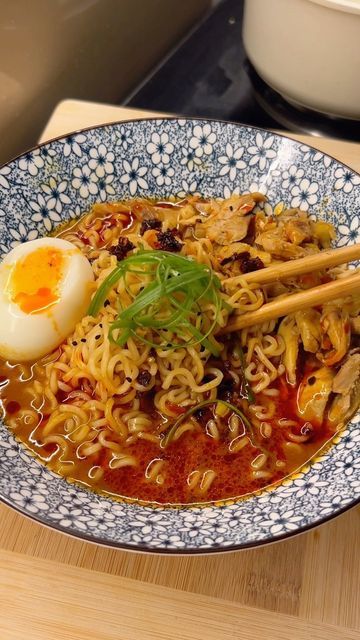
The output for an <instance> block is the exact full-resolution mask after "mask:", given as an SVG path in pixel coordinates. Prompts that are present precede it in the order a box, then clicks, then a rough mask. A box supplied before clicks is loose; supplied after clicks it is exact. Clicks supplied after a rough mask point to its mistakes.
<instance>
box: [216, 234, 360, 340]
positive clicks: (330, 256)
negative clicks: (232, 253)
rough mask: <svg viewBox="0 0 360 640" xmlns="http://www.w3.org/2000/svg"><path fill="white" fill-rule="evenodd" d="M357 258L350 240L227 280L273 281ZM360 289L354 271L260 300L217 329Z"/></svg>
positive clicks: (359, 249)
mask: <svg viewBox="0 0 360 640" xmlns="http://www.w3.org/2000/svg"><path fill="white" fill-rule="evenodd" d="M359 258H360V244H353V245H350V246H349V247H341V248H340V249H329V250H327V251H321V252H320V253H316V254H313V255H310V256H306V257H305V258H300V259H299V260H291V261H288V262H282V263H281V264H277V265H273V266H272V267H267V268H266V269H260V270H259V271H253V272H251V273H246V274H244V275H242V276H235V277H233V278H229V279H228V280H227V282H232V283H233V284H235V283H236V282H239V280H240V278H244V279H245V280H246V282H247V283H248V284H250V283H251V282H256V284H258V285H263V284H268V283H270V282H276V281H279V280H282V279H284V278H290V277H292V276H300V275H303V274H305V273H311V272H312V271H315V270H317V269H324V268H329V267H335V266H337V265H340V264H346V263H347V262H351V261H352V260H357V259H359ZM355 292H357V293H360V273H358V272H355V273H354V274H352V275H349V276H346V277H344V278H340V279H338V280H334V281H332V282H328V283H326V284H322V285H319V286H318V287H313V288H312V289H307V290H306V291H301V292H300V293H294V294H291V295H289V296H287V297H285V298H281V299H280V300H273V301H272V302H268V303H267V304H264V305H263V306H262V307H261V308H260V309H257V310H256V311H249V312H248V313H244V315H240V316H234V317H233V318H230V320H229V322H228V324H227V325H226V327H224V328H223V329H221V330H220V331H219V334H224V333H229V332H231V331H237V330H239V329H244V328H245V327H250V326H252V325H254V324H260V323H262V322H267V321H268V320H273V319H275V318H281V317H282V316H285V315H289V314H290V313H295V311H300V310H301V309H307V308H309V307H313V306H317V305H319V304H323V303H324V302H329V301H330V300H335V299H336V298H343V297H345V296H348V295H350V294H352V293H355Z"/></svg>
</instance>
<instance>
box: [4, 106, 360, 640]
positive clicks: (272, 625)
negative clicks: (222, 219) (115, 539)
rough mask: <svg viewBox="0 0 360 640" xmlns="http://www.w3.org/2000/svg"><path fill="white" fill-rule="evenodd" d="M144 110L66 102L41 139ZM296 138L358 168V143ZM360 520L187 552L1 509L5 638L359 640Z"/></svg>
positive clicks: (353, 516) (348, 517) (346, 518)
mask: <svg viewBox="0 0 360 640" xmlns="http://www.w3.org/2000/svg"><path fill="white" fill-rule="evenodd" d="M143 115H144V112H139V111H134V110H129V109H124V108H120V107H113V106H110V105H99V104H94V103H86V102H79V101H74V100H66V101H64V102H62V103H60V104H59V105H58V107H57V108H56V109H55V111H54V113H53V115H52V117H51V119H50V121H49V123H48V125H47V126H46V129H45V130H44V133H43V135H42V140H46V139H49V138H52V137H55V136H58V135H61V134H63V133H67V132H70V131H73V130H75V129H79V128H81V127H86V126H90V125H95V124H100V123H104V122H111V121H114V120H121V119H129V118H133V117H142V116H143ZM145 115H149V114H148V113H146V114H145ZM291 135H292V134H291ZM292 137H294V138H296V139H299V140H302V141H304V142H309V143H310V144H313V145H314V146H316V147H318V148H319V149H322V150H324V151H326V152H327V153H330V154H331V155H334V156H335V157H336V158H339V160H342V161H343V162H345V163H347V164H349V165H351V166H352V167H354V168H355V169H357V170H358V171H360V145H357V144H351V143H348V142H342V141H339V140H330V139H324V138H316V139H314V138H310V137H308V136H300V135H296V136H295V135H294V136H292ZM359 516H360V510H357V509H353V510H351V511H348V512H347V513H345V514H344V515H342V516H340V517H338V518H336V519H334V520H332V521H331V522H329V523H327V524H325V525H323V526H321V527H318V528H317V529H315V530H313V531H311V532H309V533H306V534H303V535H301V536H297V537H295V538H292V539H290V540H287V541H285V542H279V543H276V544H273V545H269V546H266V547H263V548H260V549H253V550H249V551H242V552H237V553H227V554H224V555H216V556H211V555H209V556H200V557H183V558H182V557H166V556H155V555H141V554H137V553H129V552H122V551H116V550H114V549H107V548H105V547H100V546H97V545H93V544H90V543H87V542H81V541H79V540H76V539H73V538H70V537H68V536H65V535H63V534H60V533H56V532H55V531H52V530H50V529H47V528H45V527H42V526H40V525H38V524H36V523H34V522H32V521H31V520H28V519H27V518H25V517H23V516H21V515H19V514H18V513H16V512H15V511H12V510H11V509H9V508H8V507H5V506H3V505H0V603H1V604H0V640H25V639H26V640H115V639H116V640H173V639H174V640H175V639H176V640H190V639H191V640H204V639H205V638H206V639H208V640H222V639H224V640H227V639H230V638H231V639H235V638H236V639H237V638H239V639H244V640H258V639H259V640H260V639H264V640H359V638H360V607H359V586H360V554H359V552H358V541H359V532H360V527H359V524H360V522H359Z"/></svg>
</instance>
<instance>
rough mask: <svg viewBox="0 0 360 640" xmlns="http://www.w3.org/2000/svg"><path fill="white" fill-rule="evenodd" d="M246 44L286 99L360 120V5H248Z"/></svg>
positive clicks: (329, 1) (285, 0) (278, 0)
mask: <svg viewBox="0 0 360 640" xmlns="http://www.w3.org/2000/svg"><path fill="white" fill-rule="evenodd" d="M243 40H244V45H245V49H246V53H247V55H248V58H249V60H250V61H251V63H252V64H253V66H254V67H255V69H256V71H257V72H258V74H259V75H260V76H261V77H262V78H263V80H265V82H266V83H267V84H268V85H270V86H271V87H272V88H273V89H275V90H276V91H278V92H279V93H280V94H282V95H283V96H284V98H286V99H287V100H289V101H291V102H294V103H295V104H297V105H300V106H302V107H308V108H311V109H314V110H316V111H320V112H322V113H326V114H330V115H333V116H342V117H346V118H354V119H360V0H246V3H245V13H244V21H243Z"/></svg>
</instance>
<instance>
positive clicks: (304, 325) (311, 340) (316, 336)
mask: <svg viewBox="0 0 360 640" xmlns="http://www.w3.org/2000/svg"><path fill="white" fill-rule="evenodd" d="M320 318H321V314H320V313H319V312H318V311H315V309H303V310H302V311H298V312H297V313H295V320H296V324H297V326H298V329H299V331H300V335H301V340H302V343H303V346H304V349H305V351H309V352H310V353H316V352H317V351H318V350H319V348H320V343H321V326H320Z"/></svg>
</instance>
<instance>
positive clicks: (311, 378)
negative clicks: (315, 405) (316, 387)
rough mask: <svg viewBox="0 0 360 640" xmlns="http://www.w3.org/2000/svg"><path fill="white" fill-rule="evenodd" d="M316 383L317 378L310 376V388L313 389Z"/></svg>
mask: <svg viewBox="0 0 360 640" xmlns="http://www.w3.org/2000/svg"><path fill="white" fill-rule="evenodd" d="M315 382H316V377H315V376H310V378H309V379H308V384H309V385H310V387H312V385H313V384H315Z"/></svg>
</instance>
